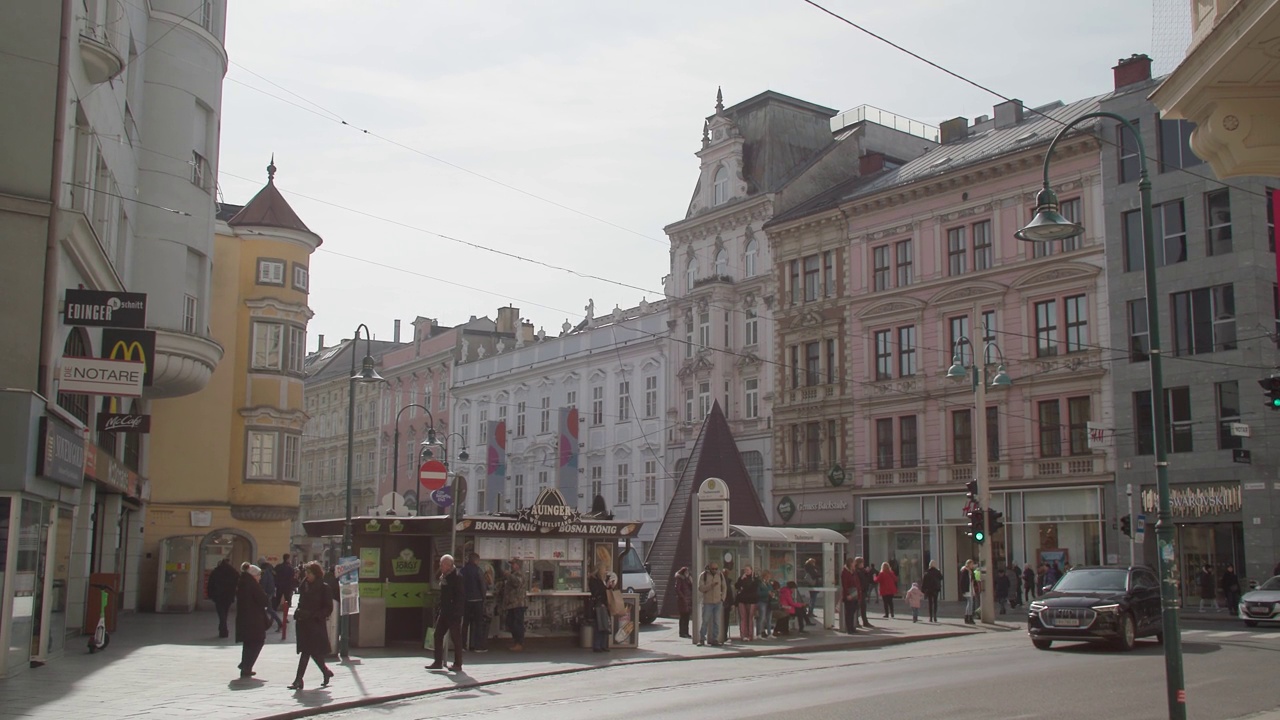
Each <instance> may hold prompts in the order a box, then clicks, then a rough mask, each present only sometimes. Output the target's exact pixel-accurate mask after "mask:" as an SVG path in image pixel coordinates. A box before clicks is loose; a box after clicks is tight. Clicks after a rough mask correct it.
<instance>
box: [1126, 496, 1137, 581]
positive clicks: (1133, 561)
mask: <svg viewBox="0 0 1280 720" xmlns="http://www.w3.org/2000/svg"><path fill="white" fill-rule="evenodd" d="M1124 494H1125V498H1126V502H1125V511H1126V512H1128V513H1129V517H1131V518H1133V519H1134V520H1137V518H1138V516H1137V515H1135V514H1134V512H1133V483H1129V484H1127V485H1125V486H1124ZM1132 527H1133V528H1134V529H1133V530H1131V531H1130V532H1129V564H1130V565H1137V564H1138V556H1137V555H1136V554H1135V553H1136V552H1137V550H1136V548H1137V545H1136V544H1135V543H1134V537H1133V536H1134V535H1136V534H1137V526H1136V525H1134V526H1132Z"/></svg>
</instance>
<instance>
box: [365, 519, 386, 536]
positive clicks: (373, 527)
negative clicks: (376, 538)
mask: <svg viewBox="0 0 1280 720" xmlns="http://www.w3.org/2000/svg"><path fill="white" fill-rule="evenodd" d="M364 529H365V531H366V532H371V533H374V532H378V531H379V530H381V529H382V523H380V522H378V521H377V520H370V521H369V522H367V523H365V524H364Z"/></svg>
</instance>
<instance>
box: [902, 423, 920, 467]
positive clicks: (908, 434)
mask: <svg viewBox="0 0 1280 720" xmlns="http://www.w3.org/2000/svg"><path fill="white" fill-rule="evenodd" d="M918 445H919V440H918V439H917V436H916V416H915V415H904V416H903V417H900V418H898V460H899V462H898V464H899V465H901V466H902V467H904V468H913V467H915V466H916V465H917V464H918V463H919V462H920V457H919V451H918Z"/></svg>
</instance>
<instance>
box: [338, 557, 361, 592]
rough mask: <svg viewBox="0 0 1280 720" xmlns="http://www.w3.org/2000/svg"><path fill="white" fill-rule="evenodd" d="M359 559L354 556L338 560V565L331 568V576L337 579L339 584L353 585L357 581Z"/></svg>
mask: <svg viewBox="0 0 1280 720" xmlns="http://www.w3.org/2000/svg"><path fill="white" fill-rule="evenodd" d="M359 573H360V558H358V557H356V556H355V555H349V556H347V557H344V558H339V559H338V564H337V565H334V566H333V575H334V577H336V578H338V582H339V583H341V584H344V585H345V584H348V583H354V582H356V581H358V580H359Z"/></svg>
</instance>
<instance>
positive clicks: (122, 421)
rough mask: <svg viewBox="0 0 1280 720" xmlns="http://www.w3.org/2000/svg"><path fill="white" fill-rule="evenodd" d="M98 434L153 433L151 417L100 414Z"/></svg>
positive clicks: (128, 414) (130, 414)
mask: <svg viewBox="0 0 1280 720" xmlns="http://www.w3.org/2000/svg"><path fill="white" fill-rule="evenodd" d="M98 432H136V433H149V432H151V416H150V415H135V414H133V413H98Z"/></svg>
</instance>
